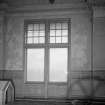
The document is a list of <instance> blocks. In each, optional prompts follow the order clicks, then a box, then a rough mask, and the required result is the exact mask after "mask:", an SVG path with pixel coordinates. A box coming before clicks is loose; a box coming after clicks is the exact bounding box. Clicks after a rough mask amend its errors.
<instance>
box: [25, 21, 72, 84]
mask: <svg viewBox="0 0 105 105" xmlns="http://www.w3.org/2000/svg"><path fill="white" fill-rule="evenodd" d="M56 22H57V23H58V22H61V23H62V22H67V23H68V43H49V37H50V35H49V31H50V23H56ZM41 23H44V24H45V43H38V44H36V43H35V44H27V42H26V35H27V26H28V24H41ZM24 35H25V37H24V49H25V75H24V77H25V83H46V82H47V83H55V84H56V83H57V84H58V83H60V84H62V83H67V82H68V80H69V77H70V76H69V74H70V53H71V50H70V47H71V19H45V20H41V19H35V20H25V21H24ZM29 48H30V49H31V48H32V49H36V48H44V50H45V57H44V58H45V60H44V74H43V75H44V81H34V82H33V81H27V49H29ZM50 48H67V49H68V50H67V51H68V55H67V56H68V58H67V65H68V67H67V72H68V73H67V74H68V75H67V82H51V81H50V80H49V71H50V70H49V49H50ZM46 74H47V75H46Z"/></svg>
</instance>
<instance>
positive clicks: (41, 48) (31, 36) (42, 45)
mask: <svg viewBox="0 0 105 105" xmlns="http://www.w3.org/2000/svg"><path fill="white" fill-rule="evenodd" d="M69 23H70V21H69V20H68V19H63V20H62V19H60V20H44V21H42V20H37V21H26V22H25V52H26V54H25V55H26V57H25V61H26V65H25V67H26V81H30V82H44V81H46V80H47V81H48V82H67V78H68V77H67V76H68V74H67V72H68V63H69V62H68V61H69V49H70V48H69V47H70V35H69V29H70V28H69V26H70V25H69ZM47 77H48V78H47Z"/></svg>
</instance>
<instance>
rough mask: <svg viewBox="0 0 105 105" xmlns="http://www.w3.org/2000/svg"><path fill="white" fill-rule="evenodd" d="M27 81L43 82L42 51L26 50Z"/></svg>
mask: <svg viewBox="0 0 105 105" xmlns="http://www.w3.org/2000/svg"><path fill="white" fill-rule="evenodd" d="M27 81H44V49H28V50H27Z"/></svg>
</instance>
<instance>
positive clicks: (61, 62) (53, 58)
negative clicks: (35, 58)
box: [50, 48, 67, 82]
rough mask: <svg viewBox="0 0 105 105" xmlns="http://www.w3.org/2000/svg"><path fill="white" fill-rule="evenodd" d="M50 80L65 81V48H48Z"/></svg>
mask: <svg viewBox="0 0 105 105" xmlns="http://www.w3.org/2000/svg"><path fill="white" fill-rule="evenodd" d="M50 81H51V82H67V48H51V49H50Z"/></svg>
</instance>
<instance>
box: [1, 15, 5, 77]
mask: <svg viewBox="0 0 105 105" xmlns="http://www.w3.org/2000/svg"><path fill="white" fill-rule="evenodd" d="M3 26H4V19H3V16H2V14H0V71H2V70H3V62H4V61H3V51H4V45H3V40H4V39H3ZM2 77H3V72H1V73H0V79H2Z"/></svg>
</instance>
